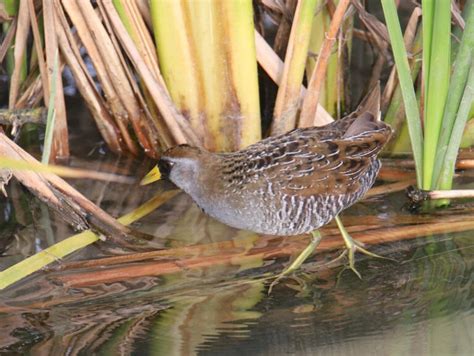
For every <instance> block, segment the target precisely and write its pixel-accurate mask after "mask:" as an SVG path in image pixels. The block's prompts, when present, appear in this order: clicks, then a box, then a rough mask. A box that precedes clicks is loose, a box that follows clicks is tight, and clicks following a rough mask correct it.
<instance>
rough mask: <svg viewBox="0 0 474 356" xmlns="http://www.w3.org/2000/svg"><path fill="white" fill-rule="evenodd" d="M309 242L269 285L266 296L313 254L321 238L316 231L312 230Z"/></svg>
mask: <svg viewBox="0 0 474 356" xmlns="http://www.w3.org/2000/svg"><path fill="white" fill-rule="evenodd" d="M311 235H312V237H311V242H310V243H309V244H308V246H306V248H305V249H304V250H303V252H301V253H300V254H299V255H298V257H296V259H295V260H294V261H293V262H292V263H291V264H290V265H289V266H288V267H287V268H285V270H284V271H283V272H281V273H280V274H279V275H278V276H277V278H276V279H275V280H274V281H273V282H272V283H271V284H270V287H269V288H268V294H270V293H271V292H272V288H273V286H275V285H276V284H277V283H278V282H279V281H280V279H282V278H284V277H286V276H288V275H289V274H291V273H293V272H295V271H296V270H297V269H298V268H300V267H301V265H302V264H303V262H304V261H305V260H306V259H307V258H308V257H309V256H311V254H312V253H313V252H314V250H315V249H316V247H318V245H319V243H320V242H321V239H322V236H321V233H320V232H319V231H318V230H314V231H312V232H311Z"/></svg>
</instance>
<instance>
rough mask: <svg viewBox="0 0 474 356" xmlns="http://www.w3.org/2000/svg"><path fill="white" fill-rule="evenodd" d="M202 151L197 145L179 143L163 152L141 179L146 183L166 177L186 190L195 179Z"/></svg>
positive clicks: (142, 182) (143, 183)
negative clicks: (155, 163)
mask: <svg viewBox="0 0 474 356" xmlns="http://www.w3.org/2000/svg"><path fill="white" fill-rule="evenodd" d="M203 153H204V152H203V151H202V150H201V149H200V148H197V147H192V146H189V145H179V146H175V147H172V148H170V149H169V150H167V151H166V152H164V153H163V155H162V156H161V158H160V160H159V161H158V163H157V165H156V166H155V167H154V168H153V169H152V170H151V171H150V172H149V173H148V174H147V175H146V176H145V177H144V178H143V179H142V181H141V184H142V185H146V184H150V183H152V182H155V181H157V180H159V179H162V178H164V179H168V180H170V181H172V182H173V183H174V184H176V185H177V186H178V187H180V188H181V189H183V190H184V191H186V192H189V189H190V186H192V185H193V184H194V183H195V181H196V176H197V173H198V170H199V160H200V157H201V156H202V154H203Z"/></svg>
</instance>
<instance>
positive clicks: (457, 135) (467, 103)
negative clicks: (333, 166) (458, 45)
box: [438, 23, 474, 189]
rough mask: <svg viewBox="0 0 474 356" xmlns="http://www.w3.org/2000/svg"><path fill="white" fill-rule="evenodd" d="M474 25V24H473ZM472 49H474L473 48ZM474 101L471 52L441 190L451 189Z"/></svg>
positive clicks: (445, 159) (445, 161) (442, 171)
mask: <svg viewBox="0 0 474 356" xmlns="http://www.w3.org/2000/svg"><path fill="white" fill-rule="evenodd" d="M473 25H474V23H473ZM471 48H472V47H471ZM473 101H474V58H473V56H472V51H471V66H470V72H469V77H468V79H467V83H466V89H465V90H464V95H463V97H462V100H461V103H460V105H459V109H458V111H457V115H456V119H455V122H454V125H453V128H452V132H451V136H450V138H449V143H448V147H447V150H446V155H445V157H444V159H443V166H442V168H441V172H440V176H439V184H438V185H439V188H440V189H451V187H452V182H453V176H454V169H455V164H456V157H457V155H458V151H459V145H460V144H461V139H462V135H463V132H464V127H465V126H466V122H467V119H468V117H469V111H470V109H471V105H472V103H473Z"/></svg>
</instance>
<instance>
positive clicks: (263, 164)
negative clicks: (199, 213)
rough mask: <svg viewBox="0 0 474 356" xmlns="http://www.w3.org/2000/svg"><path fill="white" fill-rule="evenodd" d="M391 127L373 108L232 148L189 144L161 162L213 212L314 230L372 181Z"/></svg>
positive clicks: (256, 227) (257, 227) (266, 228)
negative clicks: (216, 150)
mask: <svg viewBox="0 0 474 356" xmlns="http://www.w3.org/2000/svg"><path fill="white" fill-rule="evenodd" d="M390 135H391V129H390V126H388V125H387V124H385V123H383V122H382V121H378V120H376V119H375V118H374V117H373V115H372V114H369V113H364V114H362V115H360V116H359V117H355V116H349V117H346V118H344V119H341V120H337V121H335V122H333V123H331V124H329V125H326V126H323V127H311V128H304V129H296V130H293V131H291V132H289V133H286V134H284V135H280V136H276V137H269V138H267V139H265V140H262V141H260V142H258V143H256V144H254V145H251V146H249V147H248V148H246V149H244V150H241V151H238V152H233V153H211V152H207V151H205V150H202V149H199V148H195V147H190V146H187V145H181V146H176V147H173V148H171V149H169V150H168V151H166V152H165V153H164V154H163V156H162V158H161V160H160V161H159V163H158V166H159V167H160V170H161V171H162V172H163V173H165V174H166V173H168V176H169V179H170V180H171V181H172V182H173V183H175V184H176V185H177V186H178V187H180V188H181V189H183V190H184V191H185V192H186V193H188V194H189V195H190V196H191V197H192V198H193V200H194V201H195V202H196V204H197V205H199V206H200V207H201V208H202V209H203V210H204V211H205V212H206V213H207V214H209V215H210V216H212V217H214V218H215V219H217V220H219V221H221V222H223V223H225V224H227V225H230V226H233V227H236V228H240V229H246V230H251V231H255V232H258V233H263V234H271V235H297V234H302V233H308V232H310V231H312V230H315V229H317V228H319V227H321V226H322V225H324V224H326V223H328V222H329V221H330V220H331V219H333V218H334V217H335V216H336V215H337V214H338V213H339V212H340V211H342V210H343V209H345V208H347V207H349V206H350V205H352V204H354V203H355V202H356V201H357V200H358V199H360V198H361V197H362V196H363V195H364V194H365V193H366V192H367V190H368V189H369V188H370V187H371V186H372V185H373V183H374V181H375V178H376V176H377V173H378V171H379V169H380V162H379V160H378V159H377V154H378V153H379V152H380V150H381V149H382V147H383V146H384V144H385V143H386V142H387V141H388V139H389V137H390Z"/></svg>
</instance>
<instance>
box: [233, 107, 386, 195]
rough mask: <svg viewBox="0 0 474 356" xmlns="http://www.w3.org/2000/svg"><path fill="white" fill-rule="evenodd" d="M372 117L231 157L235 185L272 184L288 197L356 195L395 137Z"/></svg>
mask: <svg viewBox="0 0 474 356" xmlns="http://www.w3.org/2000/svg"><path fill="white" fill-rule="evenodd" d="M390 133H391V130H390V128H389V126H388V125H386V124H384V123H383V122H380V121H377V120H375V118H374V117H373V116H372V115H371V114H364V115H361V116H360V117H359V118H355V117H347V118H345V119H342V120H338V121H335V122H334V123H331V124H329V125H326V126H324V127H318V128H306V129H297V130H293V131H291V132H289V133H287V134H285V135H281V136H277V137H271V138H268V139H266V140H263V141H261V142H259V143H257V144H255V145H252V146H250V147H249V148H247V149H246V150H244V151H240V152H236V153H233V154H227V155H225V157H226V161H227V162H228V163H227V164H226V165H225V167H224V173H225V175H226V177H228V178H229V177H231V178H230V179H229V182H228V183H229V184H236V183H238V184H239V185H245V186H246V188H247V189H251V190H256V189H258V188H259V187H260V186H263V185H266V186H268V185H269V184H270V185H271V187H272V189H275V190H278V191H280V192H282V193H284V194H289V195H292V194H298V195H317V194H325V193H331V194H344V193H352V192H355V191H357V190H358V189H359V188H360V184H361V177H363V176H364V175H365V174H366V173H367V170H368V169H370V167H371V165H372V164H373V163H374V161H375V160H376V156H377V154H378V153H379V152H380V150H381V149H382V147H383V145H384V144H385V143H386V142H387V140H388V138H389V137H390Z"/></svg>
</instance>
